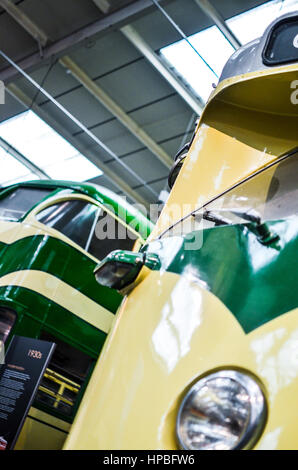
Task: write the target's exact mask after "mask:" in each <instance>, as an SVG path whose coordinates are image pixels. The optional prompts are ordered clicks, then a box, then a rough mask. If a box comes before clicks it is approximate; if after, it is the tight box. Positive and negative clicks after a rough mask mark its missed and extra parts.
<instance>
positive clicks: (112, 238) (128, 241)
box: [87, 210, 137, 259]
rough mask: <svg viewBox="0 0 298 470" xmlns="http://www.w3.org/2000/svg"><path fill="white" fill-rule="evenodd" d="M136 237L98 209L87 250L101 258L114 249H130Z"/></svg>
mask: <svg viewBox="0 0 298 470" xmlns="http://www.w3.org/2000/svg"><path fill="white" fill-rule="evenodd" d="M136 239H137V237H136V235H135V234H134V233H133V232H131V231H130V230H128V229H127V228H126V227H125V226H124V225H122V224H121V223H119V222H118V221H117V219H115V218H114V217H112V216H111V215H110V214H108V213H107V212H105V211H102V210H100V212H99V213H98V215H97V220H96V224H95V227H94V231H93V233H92V234H91V237H90V244H89V245H88V246H87V251H88V252H89V253H90V254H91V255H93V256H95V257H96V258H98V259H103V258H105V256H107V255H108V254H109V253H111V251H114V250H131V249H132V248H133V245H134V244H135V241H136Z"/></svg>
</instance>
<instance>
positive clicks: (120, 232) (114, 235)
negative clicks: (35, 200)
mask: <svg viewBox="0 0 298 470" xmlns="http://www.w3.org/2000/svg"><path fill="white" fill-rule="evenodd" d="M37 220H39V222H41V223H43V224H45V225H47V226H48V227H51V228H54V229H55V230H58V231H59V232H61V233H63V234H64V235H65V236H67V237H68V238H70V239H71V240H72V241H73V242H75V243H77V244H78V245H79V246H80V247H82V248H84V249H85V250H86V251H88V253H90V254H91V255H92V256H94V257H95V258H97V259H103V258H104V257H105V256H106V255H107V254H108V253H110V252H111V251H113V250H116V249H123V250H131V249H132V247H133V245H134V243H135V241H136V236H135V235H134V233H133V232H131V231H130V230H129V231H128V230H127V229H126V228H125V226H124V225H122V224H121V223H119V222H118V221H117V219H115V218H114V217H113V216H112V215H109V214H108V213H107V212H106V211H104V210H103V209H101V208H100V207H98V206H95V205H94V204H90V203H88V202H85V201H82V200H69V201H65V202H61V203H59V204H55V205H52V206H50V207H47V208H46V209H44V210H42V211H41V212H40V213H39V214H38V215H37Z"/></svg>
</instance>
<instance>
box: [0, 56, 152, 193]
mask: <svg viewBox="0 0 298 470" xmlns="http://www.w3.org/2000/svg"><path fill="white" fill-rule="evenodd" d="M0 55H1V56H2V57H3V58H4V59H5V60H6V61H7V62H8V63H9V64H10V65H12V66H13V67H14V68H15V69H16V70H17V71H18V72H19V73H20V74H21V75H23V77H25V78H26V79H27V80H28V81H29V82H30V83H31V84H32V85H33V86H34V87H36V88H37V89H38V90H39V91H40V92H41V93H42V94H43V95H44V96H46V98H48V99H49V100H50V101H51V102H52V103H53V104H54V105H55V106H56V107H57V108H58V109H60V111H62V112H63V113H64V114H65V116H67V117H68V118H69V119H70V120H71V121H72V122H73V123H74V124H76V125H77V126H78V127H79V128H80V129H82V131H84V132H85V133H86V134H87V135H88V136H89V137H90V139H92V140H93V141H94V142H95V143H96V144H97V145H99V146H100V147H101V148H102V149H103V150H104V151H105V152H106V153H107V154H108V155H110V156H111V157H112V158H113V159H114V160H116V161H117V162H118V163H119V164H120V165H121V166H122V167H123V168H124V169H125V170H126V171H127V172H128V173H130V174H131V175H132V176H133V177H134V178H135V179H137V180H138V181H139V182H140V183H141V184H142V186H145V187H146V188H147V189H148V190H149V191H150V192H151V193H152V194H153V195H154V196H155V197H158V193H157V192H156V191H154V190H153V189H152V188H151V187H150V186H149V185H148V184H147V183H146V181H145V180H143V178H141V177H140V176H139V175H137V173H135V172H134V171H133V170H132V169H131V168H129V167H128V166H127V165H125V163H123V162H122V160H121V159H120V158H119V157H118V155H116V154H115V153H114V152H113V151H112V150H111V149H110V148H109V147H107V146H106V145H105V144H104V143H103V142H102V141H101V140H100V139H99V138H98V137H96V135H94V134H93V133H92V132H91V131H90V130H89V129H88V127H87V126H85V125H84V124H82V123H81V121H79V119H77V118H76V117H75V116H74V115H73V114H71V112H70V111H68V110H67V109H66V108H64V106H62V104H60V103H59V101H57V100H56V99H55V98H54V97H53V96H52V95H50V93H48V92H47V91H46V90H45V89H44V88H42V87H41V86H40V85H39V84H38V83H37V82H36V81H35V80H34V79H33V78H32V77H30V75H28V74H27V73H26V72H25V71H24V70H23V69H21V67H19V66H18V65H17V64H16V63H15V62H14V61H13V60H12V59H10V57H8V56H7V55H6V54H5V53H4V52H3V51H2V50H1V49H0Z"/></svg>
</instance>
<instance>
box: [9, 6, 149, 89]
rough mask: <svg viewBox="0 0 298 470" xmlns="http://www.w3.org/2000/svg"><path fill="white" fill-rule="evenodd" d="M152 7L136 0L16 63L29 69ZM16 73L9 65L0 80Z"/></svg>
mask: <svg viewBox="0 0 298 470" xmlns="http://www.w3.org/2000/svg"><path fill="white" fill-rule="evenodd" d="M153 8H154V5H153V4H152V1H151V0H137V1H135V2H133V3H131V4H129V5H128V6H126V7H124V8H122V9H121V10H118V11H115V12H114V13H111V14H110V15H108V16H106V17H104V18H102V19H100V20H98V21H95V22H94V23H92V24H91V25H88V26H86V27H85V28H82V29H80V30H79V31H76V32H75V33H72V34H70V35H69V36H66V37H65V38H63V39H61V40H60V41H57V42H55V43H53V44H51V45H48V46H46V47H45V48H44V49H43V51H42V52H43V55H42V57H41V56H40V53H39V51H38V52H36V53H34V54H32V55H30V56H29V57H27V58H26V59H23V60H21V61H19V62H18V65H19V66H20V67H21V69H23V70H30V69H32V68H33V67H35V66H38V65H41V64H42V63H43V62H44V61H46V60H48V59H51V58H52V57H56V56H58V57H61V56H62V55H65V54H66V53H68V51H69V50H71V49H72V48H74V47H76V46H79V45H80V44H82V42H84V41H86V40H88V39H89V38H90V37H93V36H95V35H98V34H100V33H106V32H108V31H112V30H113V29H116V28H119V27H121V26H123V25H124V24H125V23H127V22H128V21H132V20H133V19H134V18H135V17H137V15H139V14H140V13H142V12H144V11H146V10H149V9H153ZM17 75H19V73H18V71H17V70H16V69H15V68H14V67H11V66H9V67H6V68H5V69H3V70H2V71H0V80H2V81H4V82H7V81H11V80H12V79H13V78H15V77H16V76H17Z"/></svg>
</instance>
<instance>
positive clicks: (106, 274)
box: [94, 250, 144, 290]
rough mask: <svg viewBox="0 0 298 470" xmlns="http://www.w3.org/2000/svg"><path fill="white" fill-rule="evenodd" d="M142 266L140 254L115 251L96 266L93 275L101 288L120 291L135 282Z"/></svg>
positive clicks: (142, 260) (142, 256)
mask: <svg viewBox="0 0 298 470" xmlns="http://www.w3.org/2000/svg"><path fill="white" fill-rule="evenodd" d="M143 266H144V255H143V254H142V253H133V252H132V251H124V250H115V251H112V252H111V253H110V254H109V255H108V256H107V257H106V258H104V259H103V260H102V261H101V263H99V264H98V265H97V266H96V268H95V270H94V274H95V278H96V280H97V282H98V283H99V284H101V285H102V286H105V287H110V288H111V289H117V290H121V289H123V288H124V287H126V286H128V285H129V284H131V283H132V282H133V281H135V279H136V278H137V276H138V274H139V272H140V270H141V268H142V267H143Z"/></svg>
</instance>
